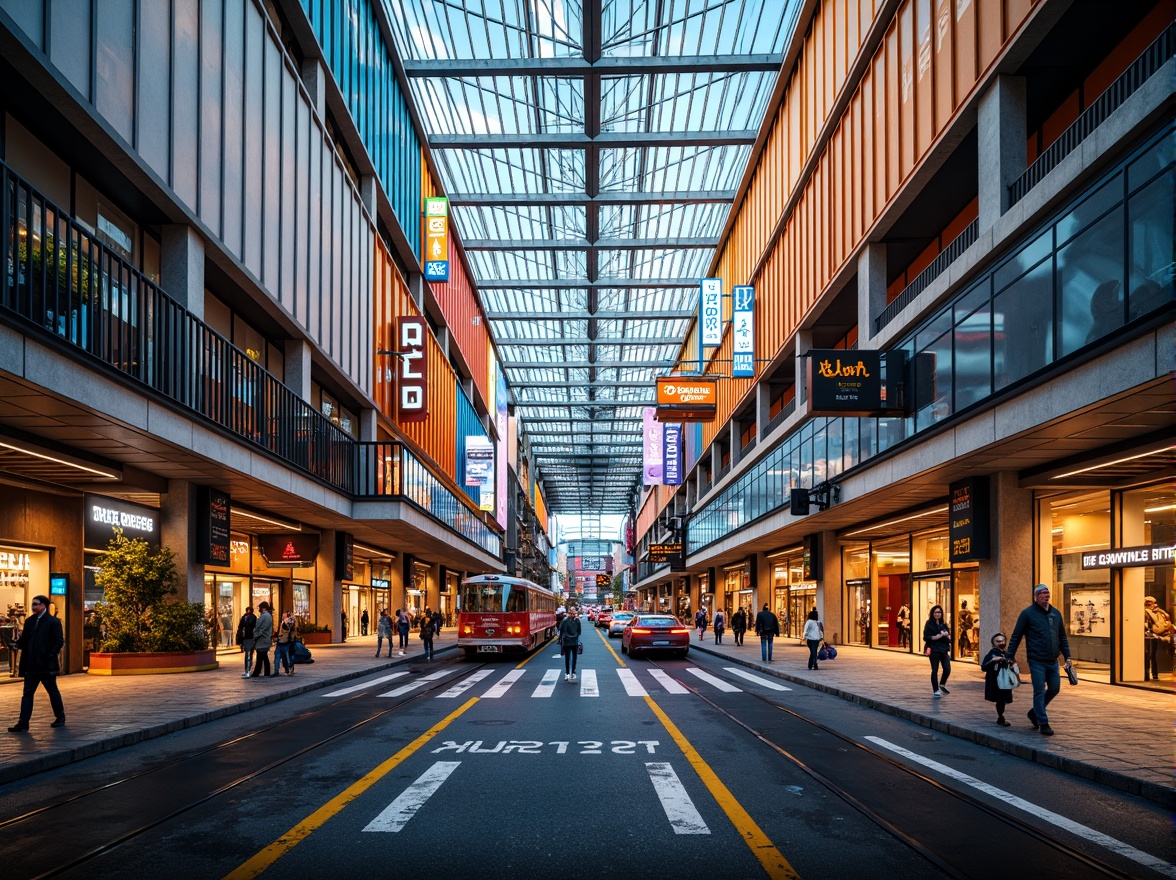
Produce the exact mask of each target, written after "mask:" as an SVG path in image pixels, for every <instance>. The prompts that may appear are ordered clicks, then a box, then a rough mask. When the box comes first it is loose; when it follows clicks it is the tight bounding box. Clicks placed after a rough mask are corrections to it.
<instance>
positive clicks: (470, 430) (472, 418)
mask: <svg viewBox="0 0 1176 880" xmlns="http://www.w3.org/2000/svg"><path fill="white" fill-rule="evenodd" d="M454 392H455V394H456V395H457V397H456V405H457V430H456V431H454V433H453V446H454V450H453V454H454V457H455V461H456V464H457V467H456V469H455V471H454V478H455V479H456V480H457V485H459V486H460V487H461V489H462V491H463V492H465V493H466V495H467V496H469V498H470V499H471V500H472V501H473V502H474V503H475V504H477V503H478V502H479V501H480V500H481V487H479V486H467V485H466V481H465V479H466V438H467V437H484V438H486V439H489V435H488V434H487V433H486V429H485V428H484V427H482V422H481V421H480V420H479V419H478V412H477V410H475V409H474V405H473V404H472V403H470V399H469V398H468V397H466V393H465V392H464V391H463V390H462V389H461V387H460V386H455V387H454Z"/></svg>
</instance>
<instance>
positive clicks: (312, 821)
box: [224, 697, 478, 880]
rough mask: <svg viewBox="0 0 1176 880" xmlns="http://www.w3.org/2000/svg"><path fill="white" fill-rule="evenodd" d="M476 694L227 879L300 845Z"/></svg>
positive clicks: (246, 877) (251, 873) (243, 876)
mask: <svg viewBox="0 0 1176 880" xmlns="http://www.w3.org/2000/svg"><path fill="white" fill-rule="evenodd" d="M477 702H478V698H477V697H471V698H470V699H469V700H467V701H466V702H465V703H464V704H463V705H462V706H461V707H460V708H458V709H455V710H454V711H452V712H450V713H449V714H448V715H446V716H445V717H444V718H442V719H441V720H440V721H438V722H437V723H436V724H434V725H433V726H432V727H430V728H429V729H428V730H426V731H425V732H424V733H422V734H421V735H420V736H418V737H417V738H416V739H414V740H413V741H412V742H411V743H409V744H408V745H406V746H405V747H404V748H402V749H401V750H400V751H399V752H397V753H396V754H395V755H393V756H392V757H391V758H389V759H388V760H387V761H385V762H384V763H382V764H380V765H379V766H377V767H376V768H375V769H374V770H371V771H369V772H368V773H367V774H366V775H364V776H363V777H361V778H360V779H358V780H357V781H356V782H354V783H352V784H351V785H350V786H348V787H347V788H346V789H344V790H343V791H342V792H340V793H339V794H337V795H335V797H333V798H331V799H330V800H329V801H327V802H326V803H325V804H323V805H322V806H321V807H319V808H318V809H317V810H315V811H314V812H313V813H311V814H310V815H309V816H307V817H306V818H305V819H303V820H302V821H301V822H299V823H298V824H297V825H295V826H294V827H293V828H291V829H290V830H289V831H287V832H286V833H285V834H283V835H282V836H281V837H279V838H278V839H277V840H275V841H274V842H273V843H271V844H270V845H269V846H267V847H266V848H265V849H263V850H262V851H261V852H259V853H258V854H257V855H255V856H254V857H253V858H251V859H250V860H249V861H247V862H245V863H244V864H243V865H241V866H240V867H238V868H237V869H235V870H234V871H232V872H231V873H229V874H226V875H225V878H224V880H251V878H253V877H257V876H259V875H260V874H261V873H262V872H263V871H265V870H267V869H268V868H269V867H270V866H271V865H273V863H274V862H276V861H277V860H278V859H280V858H281V857H282V856H284V855H285V854H286V853H288V852H289V851H290V850H292V849H293V848H294V847H296V846H297V845H298V844H300V843H301V842H302V841H303V840H305V839H306V838H307V837H309V836H310V835H311V834H313V833H314V832H315V831H318V830H319V828H321V827H322V826H323V825H324V824H325V823H326V822H327V821H328V820H329V819H331V818H333V817H335V816H337V815H338V814H339V813H341V812H342V811H343V809H344V808H345V807H346V806H347V805H348V804H350V803H351V802H352V801H353V800H355V799H356V798H357V797H359V796H360V795H361V794H363V793H364V792H365V791H367V790H368V789H369V788H371V787H372V786H373V785H375V784H376V783H377V782H379V781H380V780H381V779H383V778H384V777H385V776H387V775H388V773H390V772H391V771H392V770H395V769H396V767H397V766H399V765H400V764H401V763H403V762H404V761H405V760H406V759H408V758H410V757H411V756H412V755H413V753H415V752H416V751H417V750H418V749H419V748H420V747H421V746H423V745H425V743H427V742H429V740H431V739H432V738H433V737H435V736H437V734H439V733H440V732H441V731H442V730H444V729H445V728H446V727H448V726H449V725H450V724H451V723H453V722H454V721H455V720H457V718H458V717H459V716H460V715H462V714H463V713H464V712H465V711H466V710H467V709H469V708H471V707H472V706H474V705H476V704H477Z"/></svg>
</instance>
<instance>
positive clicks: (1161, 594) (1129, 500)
mask: <svg viewBox="0 0 1176 880" xmlns="http://www.w3.org/2000/svg"><path fill="white" fill-rule="evenodd" d="M1121 511H1122V513H1121V516H1120V517H1119V521H1120V522H1121V524H1122V525H1121V528H1120V533H1119V536H1118V541H1117V546H1118V547H1122V548H1146V553H1147V555H1148V556H1150V557H1152V559H1151V561H1152V562H1153V563H1154V564H1152V565H1147V564H1142V565H1125V566H1123V567H1122V568H1119V569H1117V570H1115V569H1112V576H1114V574H1115V573H1116V572H1117V573H1118V575H1119V577H1120V579H1121V585H1120V587H1119V593H1118V595H1119V597H1120V602H1119V603H1118V605H1119V610H1118V617H1119V625H1118V631H1119V633H1120V634H1121V635H1120V638H1121V639H1122V649H1121V650H1120V651H1118V652H1116V656H1117V657H1119V658H1120V662H1121V663H1122V668H1121V669H1120V670H1119V674H1118V676H1117V678H1118V680H1119V681H1124V682H1131V683H1133V684H1135V683H1138V684H1143V685H1146V686H1148V687H1154V688H1156V689H1159V690H1163V691H1166V692H1168V691H1170V690H1171V686H1172V685H1171V682H1172V671H1173V662H1172V661H1173V640H1174V639H1173V633H1172V617H1173V614H1174V610H1173V609H1174V602H1176V594H1174V593H1173V571H1174V569H1173V564H1172V557H1171V556H1170V555H1169V556H1167V561H1166V562H1163V561H1157V560H1155V556H1156V555H1157V550H1158V555H1160V556H1165V555H1166V554H1165V553H1164V551H1163V549H1161V548H1170V547H1172V546H1173V544H1176V492H1173V491H1172V486H1171V483H1166V484H1161V485H1156V486H1149V487H1145V488H1142V489H1133V490H1131V491H1128V492H1124V493H1123V494H1122V507H1121ZM1131 555H1132V556H1133V557H1137V556H1140V555H1142V554H1140V553H1139V551H1136V552H1135V553H1132V554H1131ZM1141 660H1142V665H1139V664H1140V661H1141Z"/></svg>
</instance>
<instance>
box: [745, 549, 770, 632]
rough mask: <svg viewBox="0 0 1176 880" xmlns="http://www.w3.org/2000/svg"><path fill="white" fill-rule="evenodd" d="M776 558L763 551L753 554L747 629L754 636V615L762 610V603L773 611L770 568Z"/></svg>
mask: <svg viewBox="0 0 1176 880" xmlns="http://www.w3.org/2000/svg"><path fill="white" fill-rule="evenodd" d="M776 561H777V560H772V559H768V558H767V556H765V555H764V554H763V553H757V554H755V566H754V569H755V577H754V578H752V581H751V617H750V619H749V620H748V621H747V629H748V631H749V632H750V633H751V634H752V636H753V637H754V636H755V616H756V615H757V614H759V613H760V611H762V610H763V607H764V603H765V602H767V603H768V606H769V607H770V608H771V609H772V610H773V611H775V610H776V608H775V604H776V603H775V601H774V597H773V590H772V586H773V584H772V568H773V564H774V562H776Z"/></svg>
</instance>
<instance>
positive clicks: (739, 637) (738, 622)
mask: <svg viewBox="0 0 1176 880" xmlns="http://www.w3.org/2000/svg"><path fill="white" fill-rule="evenodd" d="M731 632H733V633H734V634H735V644H736V645H742V644H743V634H744V633H745V632H747V612H746V611H744V610H743V606H742V605H740V606H739V607H738V608H736V609H735V613H734V614H732V615H731Z"/></svg>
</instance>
